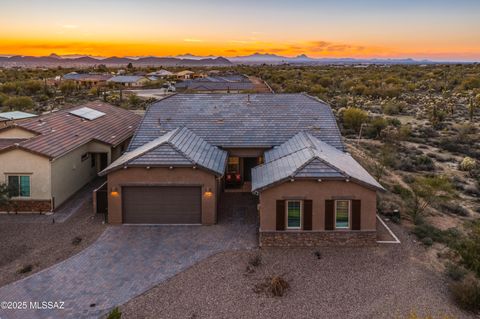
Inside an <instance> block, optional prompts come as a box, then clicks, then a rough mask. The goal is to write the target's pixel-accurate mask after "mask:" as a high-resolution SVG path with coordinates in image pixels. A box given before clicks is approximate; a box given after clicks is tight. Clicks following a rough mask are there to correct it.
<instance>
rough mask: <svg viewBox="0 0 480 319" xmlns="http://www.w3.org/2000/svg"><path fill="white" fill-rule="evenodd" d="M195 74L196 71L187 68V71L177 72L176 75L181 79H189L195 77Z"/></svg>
mask: <svg viewBox="0 0 480 319" xmlns="http://www.w3.org/2000/svg"><path fill="white" fill-rule="evenodd" d="M194 74H195V72H192V71H189V70H185V71H180V72H177V73H175V76H176V77H177V79H179V80H188V79H191V78H193V76H194Z"/></svg>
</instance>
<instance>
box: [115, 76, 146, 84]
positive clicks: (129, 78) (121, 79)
mask: <svg viewBox="0 0 480 319" xmlns="http://www.w3.org/2000/svg"><path fill="white" fill-rule="evenodd" d="M142 79H145V80H148V79H147V78H146V77H144V76H142V75H117V76H114V77H112V78H110V79H109V80H108V82H115V83H135V82H138V81H140V80H142Z"/></svg>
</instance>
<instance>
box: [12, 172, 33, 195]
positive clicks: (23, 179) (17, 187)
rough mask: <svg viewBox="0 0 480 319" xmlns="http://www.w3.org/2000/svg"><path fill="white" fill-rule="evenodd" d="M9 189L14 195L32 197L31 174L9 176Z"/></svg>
mask: <svg viewBox="0 0 480 319" xmlns="http://www.w3.org/2000/svg"><path fill="white" fill-rule="evenodd" d="M8 189H9V191H10V195H11V196H12V197H30V176H18V175H9V176H8Z"/></svg>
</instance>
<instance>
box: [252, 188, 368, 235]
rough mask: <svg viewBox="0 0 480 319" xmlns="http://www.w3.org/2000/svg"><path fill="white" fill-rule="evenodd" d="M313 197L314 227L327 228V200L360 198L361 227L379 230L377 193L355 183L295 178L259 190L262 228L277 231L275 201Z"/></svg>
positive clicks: (313, 228) (316, 228)
mask: <svg viewBox="0 0 480 319" xmlns="http://www.w3.org/2000/svg"><path fill="white" fill-rule="evenodd" d="M282 199H283V200H286V199H310V200H312V201H313V202H312V204H313V207H312V230H324V229H325V200H327V199H360V200H361V225H362V226H361V227H362V230H375V229H376V208H377V197H376V192H375V191H374V190H371V189H369V188H366V187H363V186H361V185H359V184H355V183H353V182H345V181H323V182H317V181H311V180H296V181H294V182H290V181H288V182H284V183H282V184H279V185H277V186H273V187H271V188H268V189H266V190H264V191H263V192H261V193H260V230H261V231H274V230H276V201H277V200H282Z"/></svg>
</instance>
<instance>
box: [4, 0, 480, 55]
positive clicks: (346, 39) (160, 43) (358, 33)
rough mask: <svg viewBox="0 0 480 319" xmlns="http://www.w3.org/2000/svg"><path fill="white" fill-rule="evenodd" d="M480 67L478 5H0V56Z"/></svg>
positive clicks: (138, 0)
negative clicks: (270, 56)
mask: <svg viewBox="0 0 480 319" xmlns="http://www.w3.org/2000/svg"><path fill="white" fill-rule="evenodd" d="M52 52H55V53H57V54H62V55H65V54H89V55H94V56H113V55H115V56H140V55H156V56H169V55H178V54H185V53H192V54H195V55H222V56H227V57H228V56H237V55H248V54H252V53H254V52H260V53H275V54H279V55H286V56H295V55H298V54H302V53H305V54H307V55H309V56H312V57H395V58H399V57H411V58H417V59H419V58H428V59H432V60H456V61H459V60H461V61H480V1H467V0H456V1H443V0H438V1H425V0H417V1H406V0H404V1H387V0H384V1H373V0H370V1H333V0H332V1H321V0H318V1H306V0H296V1H283V0H276V1H270V0H256V1H250V0H243V1H228V0H223V1H217V0H210V1H207V0H205V1H202V0H196V1H190V0H182V1H175V0H168V1H153V0H135V1H128V0H116V1H113V0H101V1H90V0H83V1H67V0H63V1H61V0H48V1H44V0H37V1H26V0H13V1H10V0H0V54H5V55H13V54H15V55H16V54H20V55H48V54H50V53H52Z"/></svg>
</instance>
